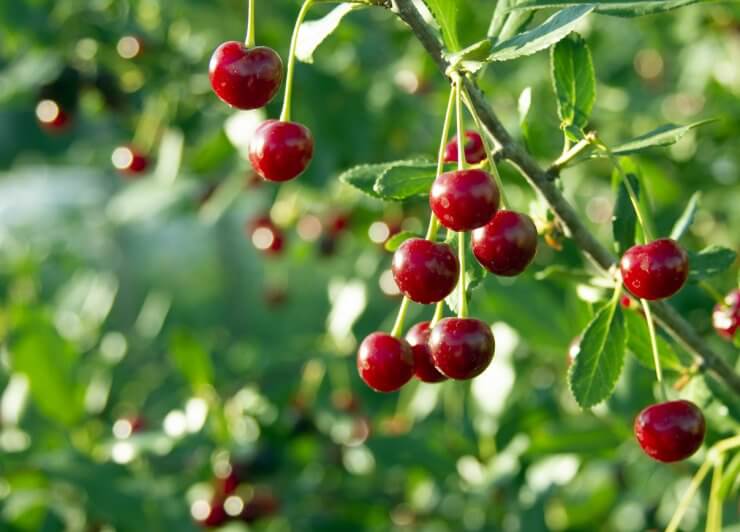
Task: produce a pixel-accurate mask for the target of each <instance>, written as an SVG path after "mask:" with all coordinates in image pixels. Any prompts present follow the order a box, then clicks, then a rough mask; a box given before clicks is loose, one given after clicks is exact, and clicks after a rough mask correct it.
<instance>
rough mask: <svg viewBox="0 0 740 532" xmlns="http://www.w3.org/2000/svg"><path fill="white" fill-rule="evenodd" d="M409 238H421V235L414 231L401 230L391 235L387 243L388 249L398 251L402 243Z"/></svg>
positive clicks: (386, 247)
mask: <svg viewBox="0 0 740 532" xmlns="http://www.w3.org/2000/svg"><path fill="white" fill-rule="evenodd" d="M409 238H421V235H419V234H417V233H412V232H411V231H401V232H400V233H396V234H395V235H393V236H392V237H390V238H389V239H388V240H387V241H386V243H385V250H386V251H396V250H397V249H398V248H399V247H400V246H401V244H403V243H404V242H406V241H407V240H408V239H409Z"/></svg>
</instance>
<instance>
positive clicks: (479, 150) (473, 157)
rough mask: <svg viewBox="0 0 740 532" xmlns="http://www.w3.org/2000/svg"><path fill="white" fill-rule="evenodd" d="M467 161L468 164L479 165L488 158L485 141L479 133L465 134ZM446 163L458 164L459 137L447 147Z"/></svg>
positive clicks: (469, 132)
mask: <svg viewBox="0 0 740 532" xmlns="http://www.w3.org/2000/svg"><path fill="white" fill-rule="evenodd" d="M464 149H465V160H466V161H467V162H468V164H477V163H479V162H481V161H482V160H483V159H485V158H486V150H485V148H484V147H483V139H482V138H481V137H480V135H479V134H478V132H477V131H466V132H465V148H464ZM445 162H446V163H456V162H457V137H455V138H454V139H452V140H451V141H450V142H449V143H448V144H447V146H445Z"/></svg>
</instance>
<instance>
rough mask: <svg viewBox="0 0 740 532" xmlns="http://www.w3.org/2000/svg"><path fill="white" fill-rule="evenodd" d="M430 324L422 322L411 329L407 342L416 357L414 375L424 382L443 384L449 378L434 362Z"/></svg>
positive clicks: (407, 335) (407, 334)
mask: <svg viewBox="0 0 740 532" xmlns="http://www.w3.org/2000/svg"><path fill="white" fill-rule="evenodd" d="M431 332H432V331H431V330H430V329H429V322H428V321H422V322H420V323H417V324H416V325H414V326H413V327H411V328H410V329H409V331H408V332H407V333H406V341H407V342H408V344H409V345H410V346H411V352H412V353H413V355H414V375H416V378H417V379H419V380H420V381H423V382H442V381H444V380H447V377H445V376H444V375H442V374H441V373H440V372H439V371H437V368H435V367H434V363H433V362H432V353H431V351H429V335H430V334H431Z"/></svg>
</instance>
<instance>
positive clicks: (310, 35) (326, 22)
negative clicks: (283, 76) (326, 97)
mask: <svg viewBox="0 0 740 532" xmlns="http://www.w3.org/2000/svg"><path fill="white" fill-rule="evenodd" d="M362 7H365V6H363V5H361V4H350V3H346V2H345V3H343V4H340V5H338V6H337V7H335V8H334V9H332V10H331V11H329V13H327V14H326V15H325V16H324V17H322V18H320V19H318V20H310V21H307V22H304V23H303V24H301V28H300V30H299V31H298V42H297V44H296V51H295V55H296V58H297V59H298V60H299V61H303V62H304V63H313V53H314V51H316V48H318V47H319V45H320V44H321V43H322V42H324V40H325V39H326V38H327V37H328V36H329V35H331V34H332V33H333V32H334V30H336V29H337V28H338V27H339V23H340V22H342V19H343V18H344V17H345V15H347V14H348V13H349V12H351V11H354V10H355V9H360V8H362Z"/></svg>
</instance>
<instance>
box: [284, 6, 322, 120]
mask: <svg viewBox="0 0 740 532" xmlns="http://www.w3.org/2000/svg"><path fill="white" fill-rule="evenodd" d="M313 3H314V0H306V1H305V2H303V5H302V6H301V10H300V11H299V12H298V18H296V21H295V26H294V27H293V36H292V37H291V39H290V51H289V52H288V69H287V73H286V75H285V99H284V100H283V111H282V112H281V113H280V121H281V122H289V121H290V105H291V98H292V97H293V74H294V72H295V49H296V46H297V45H298V32H300V30H301V24H303V21H304V20H305V18H306V14H308V10H309V9H311V6H312V5H313Z"/></svg>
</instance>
